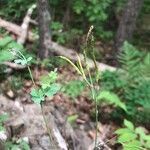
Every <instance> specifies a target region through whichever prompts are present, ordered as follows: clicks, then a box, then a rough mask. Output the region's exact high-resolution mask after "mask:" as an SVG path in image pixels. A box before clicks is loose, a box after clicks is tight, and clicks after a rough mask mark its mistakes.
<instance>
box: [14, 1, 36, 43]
mask: <svg viewBox="0 0 150 150" xmlns="http://www.w3.org/2000/svg"><path fill="white" fill-rule="evenodd" d="M35 8H36V5H35V4H33V5H32V6H31V7H30V8H29V9H28V11H27V14H26V16H25V17H24V19H23V23H22V25H21V29H22V30H21V33H20V36H19V37H18V40H17V42H18V43H20V44H24V43H25V41H26V39H27V35H28V27H29V23H30V20H31V15H32V12H33V10H34V9H35Z"/></svg>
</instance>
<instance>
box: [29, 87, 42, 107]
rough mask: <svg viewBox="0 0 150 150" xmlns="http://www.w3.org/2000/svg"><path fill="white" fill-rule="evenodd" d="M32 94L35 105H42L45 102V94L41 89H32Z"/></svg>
mask: <svg viewBox="0 0 150 150" xmlns="http://www.w3.org/2000/svg"><path fill="white" fill-rule="evenodd" d="M30 94H31V98H32V100H33V102H34V103H36V104H41V102H42V101H44V93H43V91H42V90H41V89H32V91H31V93H30Z"/></svg>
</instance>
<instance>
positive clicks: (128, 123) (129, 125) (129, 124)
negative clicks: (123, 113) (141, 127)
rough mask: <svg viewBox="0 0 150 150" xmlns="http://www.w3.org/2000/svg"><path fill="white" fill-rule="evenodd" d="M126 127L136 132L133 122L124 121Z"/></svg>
mask: <svg viewBox="0 0 150 150" xmlns="http://www.w3.org/2000/svg"><path fill="white" fill-rule="evenodd" d="M124 125H125V126H126V127H128V128H129V129H130V130H134V125H133V123H132V122H130V121H128V120H126V119H125V120H124Z"/></svg>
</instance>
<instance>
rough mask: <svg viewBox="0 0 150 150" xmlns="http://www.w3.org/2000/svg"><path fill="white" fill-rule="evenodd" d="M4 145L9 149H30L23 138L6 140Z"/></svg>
mask: <svg viewBox="0 0 150 150" xmlns="http://www.w3.org/2000/svg"><path fill="white" fill-rule="evenodd" d="M4 145H5V148H7V149H9V150H18V149H21V150H30V146H29V144H28V143H27V142H26V141H24V140H18V141H17V142H12V141H8V142H6V143H5V144H4Z"/></svg>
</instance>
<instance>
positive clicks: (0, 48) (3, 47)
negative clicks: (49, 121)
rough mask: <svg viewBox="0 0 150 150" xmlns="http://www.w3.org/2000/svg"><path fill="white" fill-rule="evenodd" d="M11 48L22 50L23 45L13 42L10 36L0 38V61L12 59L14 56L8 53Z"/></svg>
mask: <svg viewBox="0 0 150 150" xmlns="http://www.w3.org/2000/svg"><path fill="white" fill-rule="evenodd" d="M12 49H19V50H23V46H22V45H20V44H18V43H17V42H15V41H14V40H13V39H12V38H11V37H10V36H6V37H4V38H3V39H1V40H0V62H4V61H9V60H13V59H14V57H15V56H14V55H11V53H10V50H12Z"/></svg>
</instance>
